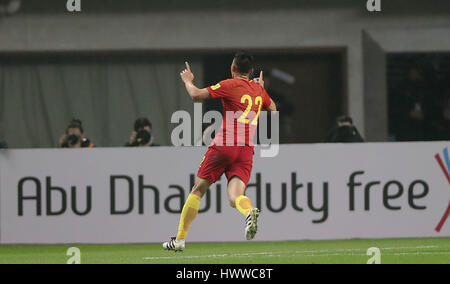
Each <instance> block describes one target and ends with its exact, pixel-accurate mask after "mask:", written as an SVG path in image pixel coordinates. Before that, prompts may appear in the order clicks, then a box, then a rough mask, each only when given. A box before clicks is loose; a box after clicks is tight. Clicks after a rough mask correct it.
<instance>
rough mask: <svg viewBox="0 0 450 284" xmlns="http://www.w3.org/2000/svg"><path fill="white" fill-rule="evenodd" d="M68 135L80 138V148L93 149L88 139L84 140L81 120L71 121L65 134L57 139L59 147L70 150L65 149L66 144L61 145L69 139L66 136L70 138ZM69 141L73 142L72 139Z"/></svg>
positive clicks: (92, 144)
mask: <svg viewBox="0 0 450 284" xmlns="http://www.w3.org/2000/svg"><path fill="white" fill-rule="evenodd" d="M70 135H75V136H78V137H79V138H80V145H81V148H92V147H94V143H92V142H91V141H90V140H89V139H88V138H86V136H85V134H84V130H83V124H82V122H81V120H79V119H72V121H71V122H70V124H69V126H67V128H66V133H65V134H64V135H63V136H61V138H60V139H59V147H61V148H72V147H67V145H66V144H65V145H63V143H65V142H67V141H68V138H69V137H68V136H70ZM71 139H72V140H73V139H74V137H71Z"/></svg>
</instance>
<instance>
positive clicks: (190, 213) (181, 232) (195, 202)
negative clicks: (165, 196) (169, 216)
mask: <svg viewBox="0 0 450 284" xmlns="http://www.w3.org/2000/svg"><path fill="white" fill-rule="evenodd" d="M210 186H211V182H209V181H207V180H206V179H202V178H199V177H197V179H196V180H195V185H194V187H193V188H192V191H191V193H190V194H189V196H188V199H187V200H186V203H185V204H184V206H183V211H181V217H180V224H179V226H178V234H177V237H176V239H177V240H180V239H185V238H186V235H187V233H188V230H189V226H190V225H191V223H192V221H194V219H195V217H196V216H197V213H198V209H199V207H200V200H201V198H202V197H203V195H205V193H206V191H207V190H208V188H209V187H210Z"/></svg>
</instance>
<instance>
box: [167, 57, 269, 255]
mask: <svg viewBox="0 0 450 284" xmlns="http://www.w3.org/2000/svg"><path fill="white" fill-rule="evenodd" d="M253 72H254V70H253V56H252V55H250V54H248V53H246V52H238V53H236V55H235V57H234V59H233V63H232V64H231V75H232V79H228V80H224V81H221V82H219V83H218V84H217V85H214V86H211V87H207V88H204V89H199V88H197V87H196V86H195V85H194V83H193V80H194V74H193V73H192V71H191V69H190V67H189V63H187V62H186V69H185V70H184V71H182V72H181V73H180V76H181V79H182V80H183V82H184V84H185V86H186V90H187V92H188V93H189V95H190V96H191V98H192V99H193V100H194V101H203V100H206V99H209V98H213V99H218V98H220V99H221V100H222V105H223V115H224V116H223V122H222V127H221V129H220V130H219V131H218V133H217V135H216V137H215V138H214V141H213V142H212V143H211V145H210V147H209V148H208V151H207V152H206V154H205V156H204V157H203V160H202V162H201V164H200V168H199V170H198V173H197V178H196V181H195V185H194V187H193V188H192V191H191V193H190V194H189V196H188V199H187V200H186V203H185V204H184V207H183V210H182V212H181V217H180V224H179V227H178V234H177V236H176V238H172V239H171V240H170V241H168V242H165V243H164V244H163V248H164V249H166V250H172V251H183V250H184V248H185V239H186V235H187V233H188V230H189V226H190V225H191V223H192V221H193V220H194V218H195V217H196V216H197V213H198V209H199V206H200V200H201V198H202V197H203V195H204V194H205V193H206V191H207V190H208V188H209V187H210V185H211V184H213V183H215V182H216V181H217V180H218V179H219V177H220V176H221V175H222V174H224V173H225V175H226V177H227V179H228V200H229V201H230V205H231V207H233V208H236V209H237V210H239V212H241V213H242V214H243V215H244V216H245V217H246V222H245V236H246V239H247V240H251V239H253V238H254V237H255V235H256V232H257V229H258V215H259V209H258V208H254V207H253V206H252V203H251V201H250V199H249V198H248V197H247V196H245V195H244V193H245V188H246V187H247V184H248V181H249V179H250V174H251V171H252V164H253V139H254V134H255V132H256V127H257V124H258V118H259V113H260V111H261V110H262V109H264V110H268V111H276V105H275V103H274V102H273V100H272V99H271V98H270V97H269V95H268V94H267V92H266V91H265V89H264V80H263V74H262V72H261V73H260V77H259V78H256V79H255V80H250V78H249V76H250V74H253Z"/></svg>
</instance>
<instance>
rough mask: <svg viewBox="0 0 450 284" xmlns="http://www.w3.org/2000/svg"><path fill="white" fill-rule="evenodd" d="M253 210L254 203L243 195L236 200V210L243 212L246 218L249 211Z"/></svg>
mask: <svg viewBox="0 0 450 284" xmlns="http://www.w3.org/2000/svg"><path fill="white" fill-rule="evenodd" d="M252 208H253V206H252V202H251V201H250V199H249V198H248V197H247V196H244V195H241V196H239V197H238V198H236V209H237V210H239V212H241V213H242V215H244V216H245V217H247V215H248V211H250V209H252Z"/></svg>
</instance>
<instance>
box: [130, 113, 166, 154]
mask: <svg viewBox="0 0 450 284" xmlns="http://www.w3.org/2000/svg"><path fill="white" fill-rule="evenodd" d="M125 146H130V147H138V146H158V145H157V144H155V143H154V142H153V135H152V123H151V122H150V120H148V118H146V117H141V118H138V119H136V121H135V122H134V130H133V132H131V135H130V140H129V141H128V143H127V144H125Z"/></svg>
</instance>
